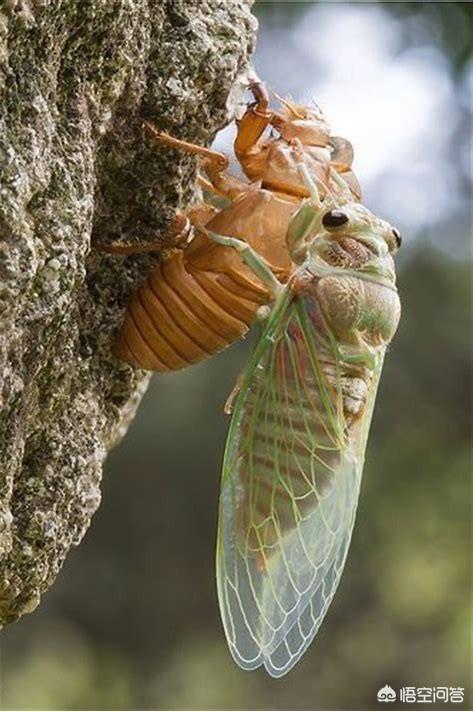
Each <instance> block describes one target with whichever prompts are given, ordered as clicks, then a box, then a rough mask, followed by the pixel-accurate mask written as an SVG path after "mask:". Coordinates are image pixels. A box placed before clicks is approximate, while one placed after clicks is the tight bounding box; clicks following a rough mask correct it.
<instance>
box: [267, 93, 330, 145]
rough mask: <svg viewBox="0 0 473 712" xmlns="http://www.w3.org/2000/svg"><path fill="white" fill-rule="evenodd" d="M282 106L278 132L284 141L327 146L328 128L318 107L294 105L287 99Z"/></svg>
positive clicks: (282, 100)
mask: <svg viewBox="0 0 473 712" xmlns="http://www.w3.org/2000/svg"><path fill="white" fill-rule="evenodd" d="M279 100H280V101H281V103H282V104H283V110H282V119H283V120H282V121H281V124H280V127H278V128H279V131H280V133H281V136H282V137H283V138H284V139H285V140H286V141H294V140H296V139H297V140H298V141H300V142H301V144H302V145H305V146H327V145H328V144H329V141H330V126H329V125H328V123H327V120H326V119H325V116H324V114H323V113H322V111H321V110H320V109H319V107H318V106H317V105H316V104H314V105H313V106H304V105H300V104H294V103H293V102H291V101H290V100H289V99H282V98H281V97H279Z"/></svg>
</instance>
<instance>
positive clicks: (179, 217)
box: [99, 210, 191, 256]
mask: <svg viewBox="0 0 473 712" xmlns="http://www.w3.org/2000/svg"><path fill="white" fill-rule="evenodd" d="M190 234H191V220H190V219H189V218H188V217H187V215H186V214H185V213H183V212H182V211H180V210H179V211H178V212H177V213H176V215H175V216H174V218H173V220H172V222H171V225H170V227H169V230H168V231H167V232H166V233H165V235H164V236H162V237H160V238H159V240H158V239H156V240H151V241H149V242H136V243H126V242H110V243H108V244H107V245H103V244H102V245H99V250H101V251H102V252H107V253H109V254H111V255H124V256H127V255H141V254H144V253H146V252H161V253H162V252H163V247H164V245H166V244H168V245H169V244H171V245H173V247H180V246H182V245H183V244H184V243H187V242H188V240H189V237H190Z"/></svg>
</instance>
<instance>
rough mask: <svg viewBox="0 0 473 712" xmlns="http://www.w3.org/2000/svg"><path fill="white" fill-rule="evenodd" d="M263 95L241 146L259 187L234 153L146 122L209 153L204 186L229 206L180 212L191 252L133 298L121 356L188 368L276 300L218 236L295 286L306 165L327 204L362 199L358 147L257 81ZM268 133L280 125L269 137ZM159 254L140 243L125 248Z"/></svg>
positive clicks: (167, 142) (183, 251)
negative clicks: (277, 102) (294, 244)
mask: <svg viewBox="0 0 473 712" xmlns="http://www.w3.org/2000/svg"><path fill="white" fill-rule="evenodd" d="M253 93H254V96H255V99H256V101H255V102H254V103H252V104H250V105H249V106H248V108H247V110H246V112H245V114H244V116H243V117H242V119H241V120H240V121H239V122H238V130H237V136H236V140H235V145H234V149H235V155H236V157H237V159H238V161H239V163H240V165H241V167H242V170H243V172H244V173H245V175H246V176H247V177H248V178H249V179H250V181H251V182H245V181H243V180H239V179H237V178H235V177H234V176H231V175H230V174H228V172H227V168H228V165H229V159H228V157H227V156H226V155H224V154H222V153H218V152H216V151H212V150H211V149H208V148H205V147H201V146H196V145H194V144H190V143H188V142H186V141H183V140H180V139H176V138H174V137H171V136H169V135H168V134H166V133H163V132H160V131H158V130H156V129H155V128H154V127H153V126H152V125H150V124H148V123H146V124H145V128H146V130H147V132H148V133H149V134H150V136H151V137H153V138H154V139H156V140H157V141H158V143H159V144H161V145H162V146H163V147H165V146H167V147H170V148H174V149H177V150H182V151H185V152H188V153H193V154H196V155H198V156H200V157H201V165H202V169H203V171H204V174H205V177H201V182H202V184H203V186H204V187H205V188H206V189H207V190H208V191H210V192H211V193H214V194H216V195H219V196H224V197H225V198H226V199H227V200H228V201H229V204H228V206H227V207H225V208H223V209H222V210H217V209H216V208H214V207H213V206H211V205H209V204H205V203H202V204H199V205H196V206H193V207H192V208H191V209H190V210H189V211H188V212H187V213H186V214H182V213H181V214H178V215H177V216H176V220H175V223H174V225H173V230H174V232H175V234H176V237H177V236H178V235H179V238H180V241H181V244H182V245H183V247H178V248H176V249H175V250H174V251H172V252H171V254H169V256H167V257H166V258H165V259H163V260H162V261H161V262H160V264H159V265H158V266H157V267H155V268H154V269H153V270H152V271H151V273H150V275H149V277H148V279H147V280H146V282H145V283H144V284H142V285H141V287H140V288H139V289H138V291H137V292H136V293H135V294H134V295H133V296H132V297H131V299H130V302H129V304H128V308H127V312H126V315H125V319H124V322H123V325H122V328H121V330H120V332H119V335H118V338H117V342H116V344H115V348H114V352H115V354H116V355H117V356H118V357H119V358H121V359H124V360H125V361H127V362H128V363H130V364H132V365H134V366H139V367H141V368H145V369H148V370H152V371H161V372H162V371H175V370H179V369H182V368H186V367H188V366H190V365H192V364H195V363H198V362H199V361H201V360H202V359H204V358H206V357H207V356H210V355H212V354H214V353H216V352H218V351H220V350H222V349H224V348H226V347H227V346H229V345H230V344H232V343H233V342H234V341H236V340H237V339H239V338H241V337H242V336H244V335H245V334H246V332H247V331H248V329H249V328H250V327H251V325H252V324H253V323H254V321H255V318H256V315H257V313H258V310H259V308H260V307H261V306H264V305H268V304H269V303H271V301H272V299H273V296H272V294H271V292H270V290H268V288H267V286H266V284H265V283H264V281H262V280H261V279H260V278H259V277H258V275H257V274H255V273H254V271H253V270H251V269H250V268H249V267H248V265H247V264H245V261H244V260H243V259H242V257H241V255H240V254H238V253H237V252H235V250H233V249H232V248H230V247H227V246H225V245H222V244H217V243H215V242H214V241H213V240H212V239H210V238H209V235H208V232H209V231H210V232H212V233H218V234H220V235H227V236H231V237H235V238H239V239H240V240H243V241H244V242H246V243H247V244H248V245H249V246H251V248H252V249H253V250H255V251H256V252H257V253H258V254H259V255H260V256H261V257H262V258H263V259H264V260H265V261H266V262H267V264H268V265H269V266H270V268H271V270H272V271H273V273H274V275H275V276H276V277H277V278H278V279H279V280H280V281H281V282H283V283H284V282H285V281H287V279H288V278H289V276H290V274H291V273H292V270H293V266H294V265H293V262H292V260H291V258H290V256H289V252H288V249H287V245H286V233H287V229H288V225H289V223H290V220H291V217H292V216H293V214H294V213H295V211H296V210H297V209H298V207H299V206H300V204H301V201H302V200H303V199H304V198H307V197H308V195H309V193H308V189H307V186H306V185H305V183H304V180H303V178H302V176H301V172H300V169H299V165H300V162H301V161H302V162H303V163H304V165H305V166H306V169H307V171H308V172H309V174H310V176H311V178H312V180H313V181H314V182H315V184H316V185H317V187H318V190H319V194H320V196H321V198H322V199H323V198H324V197H325V196H326V195H327V194H328V193H330V195H332V196H333V198H334V199H336V201H337V202H338V204H343V203H345V202H347V201H352V200H353V199H354V198H355V199H359V197H360V189H359V186H358V182H357V180H356V178H355V176H354V174H353V172H352V170H351V164H352V160H353V152H352V149H351V146H350V144H349V143H348V141H346V140H345V139H341V138H338V137H332V136H331V135H330V128H329V126H328V124H327V122H326V121H325V119H324V117H323V115H322V113H321V111H320V110H319V109H318V108H317V107H316V106H314V107H306V106H296V105H295V104H293V103H291V102H289V101H285V100H281V101H282V110H280V111H274V110H272V109H270V107H269V101H268V96H267V93H266V90H265V88H264V86H263V85H262V84H260V83H258V84H255V85H254V86H253ZM267 129H272V131H271V134H270V135H269V136H268V135H267V133H268V131H267ZM335 174H337V175H339V176H343V181H340V180H336V179H335V178H336V176H335ZM191 237H192V239H190V238H191ZM176 241H177V240H176ZM150 249H152V246H148V245H146V246H143V247H141V246H139V245H138V246H136V247H134V248H130V249H129V248H127V247H123V248H121V249H120V248H118V249H117V251H121V252H122V253H125V254H126V253H130V252H132V251H133V252H140V251H145V250H147V251H149V250H150Z"/></svg>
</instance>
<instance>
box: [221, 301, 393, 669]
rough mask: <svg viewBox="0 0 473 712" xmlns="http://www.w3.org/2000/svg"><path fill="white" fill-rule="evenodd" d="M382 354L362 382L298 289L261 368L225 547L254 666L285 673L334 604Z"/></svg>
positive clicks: (263, 342) (237, 424) (252, 388)
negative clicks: (345, 362)
mask: <svg viewBox="0 0 473 712" xmlns="http://www.w3.org/2000/svg"><path fill="white" fill-rule="evenodd" d="M382 356H383V354H382V353H380V355H379V358H378V364H377V366H376V368H375V371H374V372H370V373H369V374H368V373H367V372H366V369H365V372H364V373H361V372H360V374H358V375H357V374H355V375H353V367H351V370H349V369H348V371H347V365H346V364H344V362H343V361H341V360H340V357H339V353H338V349H337V344H336V342H335V339H334V337H333V335H332V334H331V333H330V331H329V330H328V329H327V327H326V325H325V324H324V321H323V318H322V316H321V314H320V312H319V310H318V307H317V303H316V302H315V301H314V300H310V299H307V298H297V299H295V300H294V301H292V302H291V301H290V296H289V294H288V293H287V294H285V295H284V296H283V299H282V301H281V303H280V304H279V306H278V307H277V308H275V310H274V312H273V315H272V316H271V317H270V319H269V323H268V325H267V327H266V329H265V331H264V332H263V334H262V337H261V339H260V341H259V343H258V345H257V347H256V350H255V353H254V355H253V357H252V359H251V360H250V364H249V366H248V369H247V372H246V375H245V378H244V380H243V383H242V388H241V391H240V393H239V396H238V398H237V401H236V405H235V410H234V413H233V416H232V422H231V425H230V431H229V438H228V444H227V449H226V452H225V458H224V465H223V475H222V490H221V501H220V519H219V536H218V544H217V584H218V593H219V602H220V609H221V613H222V618H223V623H224V627H225V631H226V635H227V640H228V643H229V646H230V649H231V652H232V655H233V657H234V658H235V660H236V662H237V663H238V664H239V665H240V666H241V667H243V668H245V669H252V668H255V667H258V666H260V665H262V664H263V665H264V666H265V667H266V669H267V671H268V672H269V673H270V674H271V675H272V676H274V677H279V676H281V675H283V674H285V673H286V672H287V671H288V670H289V669H290V668H291V667H292V666H293V665H294V664H295V663H296V662H297V660H298V659H299V658H300V656H301V655H302V654H303V652H304V651H305V649H306V648H307V646H308V645H309V643H310V642H311V640H312V638H313V637H314V635H315V634H316V632H317V630H318V628H319V626H320V624H321V622H322V620H323V618H324V616H325V613H326V611H327V608H328V606H329V604H330V602H331V600H332V598H333V595H334V593H335V590H336V588H337V585H338V582H339V580H340V576H341V573H342V570H343V566H344V563H345V559H346V555H347V551H348V546H349V543H350V539H351V533H352V529H353V524H354V519H355V512H356V506H357V501H358V493H359V486H360V479H361V473H362V466H363V458H364V450H365V445H366V439H367V434H368V428H369V422H370V420H371V412H372V408H373V404H374V398H375V391H376V387H377V382H378V380H379V373H380V370H381V366H382ZM354 379H355V380H354ZM363 384H366V385H367V389H366V392H365V393H364V394H363ZM360 389H361V390H360ZM360 393H361V401H359V402H358V404H357V400H356V399H357V397H360ZM360 403H361V405H360ZM357 409H358V411H357Z"/></svg>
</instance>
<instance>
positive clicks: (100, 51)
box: [0, 0, 255, 625]
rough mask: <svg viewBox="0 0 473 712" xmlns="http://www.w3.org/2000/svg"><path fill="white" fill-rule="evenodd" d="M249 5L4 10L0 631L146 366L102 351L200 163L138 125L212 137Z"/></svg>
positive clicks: (143, 379) (63, 536)
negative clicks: (131, 254)
mask: <svg viewBox="0 0 473 712" xmlns="http://www.w3.org/2000/svg"><path fill="white" fill-rule="evenodd" d="M250 4H251V3H249V2H245V0H169V1H165V0H163V1H161V2H158V1H156V2H154V1H153V0H106V1H105V0H104V1H103V2H82V1H81V0H55V1H54V2H51V1H50V0H29V2H25V0H23V2H22V1H21V0H20V1H18V0H17V1H16V2H15V0H8V1H7V2H4V4H3V6H2V10H1V11H0V192H1V195H0V368H1V374H2V377H1V398H2V400H1V408H2V410H1V414H0V625H1V624H6V623H9V622H11V621H13V620H15V619H17V618H18V617H19V616H21V615H22V614H23V613H26V612H30V611H31V610H33V609H34V608H35V607H36V605H37V604H38V602H39V600H40V596H41V593H42V592H43V591H45V590H46V589H47V588H48V586H49V585H50V584H51V583H52V582H53V581H54V579H55V577H56V575H57V573H58V571H59V570H60V568H61V566H62V563H63V561H64V558H65V556H66V554H67V552H68V550H69V548H70V547H71V546H72V545H76V544H78V543H79V542H80V540H81V538H82V536H83V535H84V532H85V531H86V529H87V527H88V525H89V523H90V519H91V516H92V515H93V513H94V512H95V510H96V509H97V507H98V505H99V502H100V480H101V472H102V463H103V460H104V458H105V456H106V454H107V451H108V449H109V448H110V447H111V446H112V445H113V444H114V443H115V442H116V441H117V440H118V439H119V438H120V436H121V435H122V434H123V433H124V432H125V431H126V428H127V426H128V424H129V422H130V420H131V418H132V417H133V414H134V412H135V409H136V407H137V405H138V403H139V401H140V398H141V396H142V395H143V392H144V390H145V389H146V386H147V383H148V378H149V377H148V375H146V374H145V373H143V372H140V371H136V370H134V369H132V368H130V367H128V366H127V365H125V364H121V363H119V362H117V361H116V360H115V359H114V358H113V357H112V355H111V353H110V346H111V343H112V342H113V338H114V333H115V331H116V329H117V328H118V326H119V324H120V321H121V319H122V316H123V311H124V307H125V304H126V300H127V297H128V295H129V293H130V292H131V290H133V289H134V288H136V285H137V284H138V283H139V282H140V281H141V280H142V279H143V277H144V276H145V275H146V273H147V271H148V270H149V268H150V265H151V263H152V261H153V259H155V258H153V257H146V258H145V257H137V258H129V259H126V260H123V259H119V258H112V257H105V256H104V255H103V254H102V253H101V252H100V251H99V250H98V249H97V245H98V244H100V243H104V242H107V241H109V240H112V239H113V240H125V241H127V242H130V241H132V240H136V239H139V240H147V239H154V240H155V239H156V238H157V237H158V238H159V236H162V241H163V247H165V246H166V240H165V227H166V224H167V223H168V221H169V219H170V216H171V215H172V214H173V212H174V211H175V209H176V207H179V206H185V204H186V203H187V202H188V200H189V199H190V197H191V195H192V190H193V179H194V170H195V166H194V162H193V161H192V160H191V159H189V158H187V157H185V156H179V155H177V154H176V153H174V152H173V153H170V152H164V151H158V150H156V147H155V146H153V145H152V143H151V142H150V141H149V140H148V139H146V137H144V135H143V131H142V129H141V120H142V119H143V118H147V119H150V120H152V121H154V122H155V123H156V124H157V125H158V126H159V127H161V128H164V129H167V130H168V131H170V132H172V133H174V134H177V135H181V136H185V137H187V138H189V139H190V140H195V141H197V142H199V143H206V144H208V143H209V142H210V141H211V139H212V138H213V136H214V134H215V132H216V130H217V129H219V128H221V127H222V126H223V125H224V124H225V123H226V122H227V121H228V119H229V118H230V115H231V109H232V102H233V101H234V97H235V96H236V93H237V89H238V84H239V79H241V77H242V76H244V74H245V72H246V71H247V66H248V57H249V55H250V53H251V49H252V45H253V41H254V34H255V22H254V20H253V18H252V17H251V14H250V9H249V7H250Z"/></svg>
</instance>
